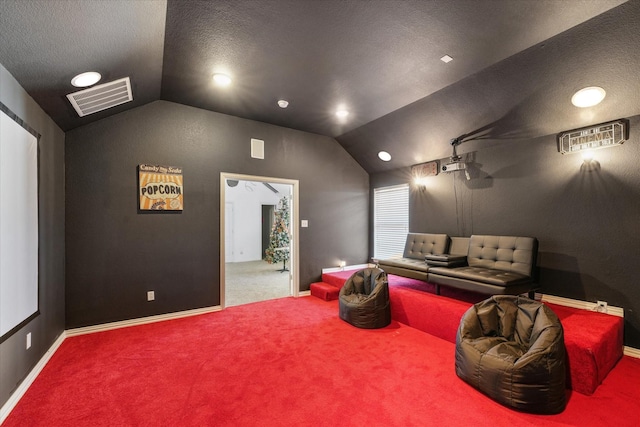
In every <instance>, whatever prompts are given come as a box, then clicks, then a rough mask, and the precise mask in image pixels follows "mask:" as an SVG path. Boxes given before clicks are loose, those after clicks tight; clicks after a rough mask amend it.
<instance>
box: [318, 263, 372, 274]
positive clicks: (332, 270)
mask: <svg viewBox="0 0 640 427" xmlns="http://www.w3.org/2000/svg"><path fill="white" fill-rule="evenodd" d="M373 267H375V265H374V264H355V265H346V266H344V267H331V268H323V269H322V273H323V274H324V273H335V272H336V271H347V270H362V269H363V268H373Z"/></svg>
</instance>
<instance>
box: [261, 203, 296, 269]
mask: <svg viewBox="0 0 640 427" xmlns="http://www.w3.org/2000/svg"><path fill="white" fill-rule="evenodd" d="M289 246H290V242H289V199H288V198H287V197H283V198H282V199H280V202H279V203H278V209H277V210H276V214H275V219H274V221H273V228H272V229H271V234H270V235H269V247H268V248H267V250H266V251H265V255H266V257H265V260H266V261H267V262H268V263H269V264H273V263H276V262H280V261H282V270H279V271H281V272H282V271H289V270H288V269H287V260H288V259H289Z"/></svg>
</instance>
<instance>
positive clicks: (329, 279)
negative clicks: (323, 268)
mask: <svg viewBox="0 0 640 427" xmlns="http://www.w3.org/2000/svg"><path fill="white" fill-rule="evenodd" d="M356 271H358V270H345V271H335V272H333V273H322V281H323V282H324V283H327V284H329V285H332V286H335V287H336V288H338V289H341V288H342V287H343V286H344V284H345V282H346V281H347V279H348V278H349V277H351V275H352V274H353V273H355V272H356Z"/></svg>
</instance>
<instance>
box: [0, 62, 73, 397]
mask: <svg viewBox="0 0 640 427" xmlns="http://www.w3.org/2000/svg"><path fill="white" fill-rule="evenodd" d="M0 102H2V103H3V104H4V105H5V106H6V107H7V108H9V109H10V110H11V111H12V112H13V113H14V114H16V115H17V116H18V117H20V118H21V119H22V120H24V122H25V123H26V124H28V126H30V127H31V128H33V129H34V130H35V131H36V132H38V133H39V134H40V135H41V137H40V141H39V150H40V152H39V164H40V166H39V174H40V176H39V179H40V183H39V186H40V188H39V200H38V204H39V206H38V209H39V220H38V221H39V234H40V238H39V261H38V263H39V268H38V273H39V294H38V297H39V308H40V315H38V316H37V317H35V318H34V319H33V320H31V321H30V322H29V323H27V324H26V325H24V326H23V327H22V328H21V329H19V330H18V331H17V332H15V333H14V334H13V335H11V336H10V337H9V338H8V339H6V340H5V341H4V342H2V343H1V344H0V407H1V406H2V405H4V404H5V403H6V402H7V400H8V399H9V398H10V397H11V395H12V394H13V392H14V391H15V389H16V388H17V386H18V385H19V384H20V383H21V382H22V381H23V380H24V378H25V377H26V376H27V374H28V373H29V372H30V371H31V369H32V368H33V367H34V366H35V365H36V364H37V363H38V361H39V360H40V359H41V358H42V356H44V354H45V353H46V352H47V350H49V348H50V347H51V345H52V344H53V343H54V342H55V340H56V339H57V338H58V337H59V336H60V334H62V333H63V331H64V321H65V317H64V309H65V307H64V281H65V277H64V142H65V135H64V132H62V130H61V129H60V128H59V127H58V126H57V125H55V124H54V122H53V120H51V118H50V117H49V116H48V115H47V114H45V113H44V111H43V110H42V109H41V108H40V107H39V106H38V105H37V104H36V103H35V102H34V100H33V99H32V98H31V97H29V95H27V93H26V92H25V90H24V89H23V88H22V87H21V86H20V85H19V84H18V82H17V81H16V80H15V79H14V78H13V76H11V74H9V72H7V70H6V69H5V68H4V67H3V66H2V65H0ZM28 333H31V339H32V345H31V348H30V349H28V350H27V349H26V335H27V334H28Z"/></svg>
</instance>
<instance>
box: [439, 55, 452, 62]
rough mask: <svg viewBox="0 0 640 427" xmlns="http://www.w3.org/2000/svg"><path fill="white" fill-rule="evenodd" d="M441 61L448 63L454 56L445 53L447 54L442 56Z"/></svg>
mask: <svg viewBox="0 0 640 427" xmlns="http://www.w3.org/2000/svg"><path fill="white" fill-rule="evenodd" d="M440 61H442V62H444V63H445V64H446V63H448V62H451V61H453V58H452V57H450V56H449V55H445V56H443V57H442V58H440Z"/></svg>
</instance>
